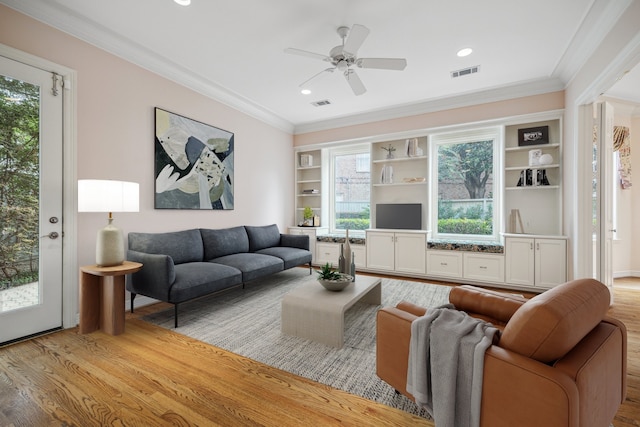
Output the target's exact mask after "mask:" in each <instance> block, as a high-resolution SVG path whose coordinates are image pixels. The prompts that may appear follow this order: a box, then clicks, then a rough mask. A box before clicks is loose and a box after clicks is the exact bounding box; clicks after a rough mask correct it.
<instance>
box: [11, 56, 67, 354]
mask: <svg viewBox="0 0 640 427" xmlns="http://www.w3.org/2000/svg"><path fill="white" fill-rule="evenodd" d="M52 82H53V79H52V74H51V73H49V72H46V71H42V70H39V69H37V68H33V67H30V66H27V65H24V64H22V63H19V62H15V61H12V60H9V59H7V58H4V57H0V207H1V209H0V325H2V326H1V327H0V343H2V342H6V341H11V340H14V339H17V338H21V337H24V336H27V335H31V334H34V333H38V332H42V331H45V330H49V329H53V328H56V327H59V326H61V324H62V275H61V272H62V221H61V220H62V218H61V212H62V185H61V181H62V179H61V177H62V100H61V98H62V95H61V93H60V92H61V91H60V92H59V93H58V95H57V96H56V95H54V94H53V93H52V92H51V88H52Z"/></svg>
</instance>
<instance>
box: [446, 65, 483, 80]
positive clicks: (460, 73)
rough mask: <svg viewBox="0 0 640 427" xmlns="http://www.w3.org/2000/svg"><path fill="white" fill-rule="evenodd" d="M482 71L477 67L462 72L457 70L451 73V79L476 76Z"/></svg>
mask: <svg viewBox="0 0 640 427" xmlns="http://www.w3.org/2000/svg"><path fill="white" fill-rule="evenodd" d="M478 71H480V66H479V65H475V66H473V67H469V68H463V69H462V70H456V71H452V72H451V78H453V79H455V78H456V77H462V76H467V75H469V74H475V73H477V72H478Z"/></svg>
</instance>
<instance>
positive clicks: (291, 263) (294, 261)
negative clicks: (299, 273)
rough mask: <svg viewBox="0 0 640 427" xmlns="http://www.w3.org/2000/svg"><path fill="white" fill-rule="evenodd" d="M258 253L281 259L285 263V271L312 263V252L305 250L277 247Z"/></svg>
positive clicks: (261, 250)
mask: <svg viewBox="0 0 640 427" xmlns="http://www.w3.org/2000/svg"><path fill="white" fill-rule="evenodd" d="M256 253H257V254H264V255H271V256H275V257H278V258H280V259H281V260H282V261H284V268H285V269H288V268H293V267H295V266H297V265H301V264H306V263H309V262H311V252H309V251H308V250H305V249H298V248H289V247H285V246H275V247H272V248H265V249H260V250H259V251H257V252H256Z"/></svg>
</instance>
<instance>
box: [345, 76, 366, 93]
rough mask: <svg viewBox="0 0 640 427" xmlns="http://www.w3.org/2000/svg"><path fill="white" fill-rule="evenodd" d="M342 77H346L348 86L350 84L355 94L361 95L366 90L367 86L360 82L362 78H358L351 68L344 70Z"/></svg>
mask: <svg viewBox="0 0 640 427" xmlns="http://www.w3.org/2000/svg"><path fill="white" fill-rule="evenodd" d="M344 78H345V79H347V82H348V83H349V86H351V90H352V91H353V93H355V94H356V95H362V94H363V93H365V92H366V91H367V88H365V87H364V84H362V80H360V77H358V75H357V74H356V72H355V71H353V70H347V71H345V72H344Z"/></svg>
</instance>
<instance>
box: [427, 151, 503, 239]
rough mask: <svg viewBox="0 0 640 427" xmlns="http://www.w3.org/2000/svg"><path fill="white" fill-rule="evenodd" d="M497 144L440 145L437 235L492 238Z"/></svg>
mask: <svg viewBox="0 0 640 427" xmlns="http://www.w3.org/2000/svg"><path fill="white" fill-rule="evenodd" d="M493 167H494V141H493V140H478V141H473V142H455V143H440V144H437V194H438V198H437V213H438V217H437V233H436V234H437V235H442V234H449V235H466V236H469V237H471V236H492V235H493V234H494V228H493V222H494V212H493Z"/></svg>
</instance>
